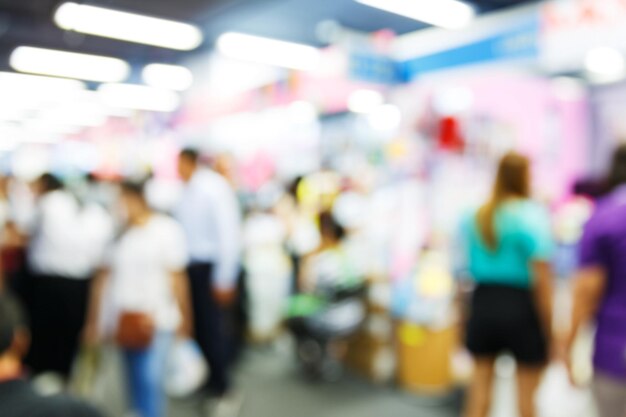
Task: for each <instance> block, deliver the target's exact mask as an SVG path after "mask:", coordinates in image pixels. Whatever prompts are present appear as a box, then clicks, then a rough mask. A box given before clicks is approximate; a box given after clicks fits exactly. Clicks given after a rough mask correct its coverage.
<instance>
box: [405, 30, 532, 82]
mask: <svg viewBox="0 0 626 417" xmlns="http://www.w3.org/2000/svg"><path fill="white" fill-rule="evenodd" d="M539 27H540V26H539V19H532V20H530V21H528V22H525V23H524V24H522V25H517V26H516V27H515V28H513V29H509V30H507V31H505V32H501V33H498V34H496V35H493V36H490V37H488V38H485V39H482V40H479V41H477V42H474V43H471V44H468V45H463V46H459V47H457V48H454V49H449V50H447V51H442V52H438V53H436V54H433V55H428V56H423V57H419V58H415V59H412V60H409V61H406V62H403V63H401V64H400V78H401V80H402V81H404V82H409V81H412V80H414V79H415V78H417V77H418V76H419V75H420V74H425V73H428V72H433V71H438V70H442V69H448V68H454V67H459V66H463V65H471V64H479V63H484V62H490V61H501V60H510V59H523V58H536V57H538V56H539Z"/></svg>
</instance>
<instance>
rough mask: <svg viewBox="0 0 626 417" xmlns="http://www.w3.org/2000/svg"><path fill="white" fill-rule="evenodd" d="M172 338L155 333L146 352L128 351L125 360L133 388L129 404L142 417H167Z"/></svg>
mask: <svg viewBox="0 0 626 417" xmlns="http://www.w3.org/2000/svg"><path fill="white" fill-rule="evenodd" d="M172 340H173V335H172V334H171V333H169V332H161V333H157V334H155V337H154V340H153V341H152V344H151V345H150V347H148V348H147V349H145V350H125V351H124V360H125V362H126V369H127V375H128V381H129V388H130V402H131V405H132V407H133V411H135V412H136V413H137V414H138V415H139V416H140V417H165V415H166V408H167V401H166V395H165V391H164V389H163V381H164V378H165V372H166V366H167V356H168V353H169V350H170V346H171V345H172Z"/></svg>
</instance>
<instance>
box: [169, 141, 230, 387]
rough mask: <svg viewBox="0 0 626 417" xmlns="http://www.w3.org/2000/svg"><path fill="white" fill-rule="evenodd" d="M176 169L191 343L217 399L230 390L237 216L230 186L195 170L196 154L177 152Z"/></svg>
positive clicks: (216, 176) (212, 175)
mask: <svg viewBox="0 0 626 417" xmlns="http://www.w3.org/2000/svg"><path fill="white" fill-rule="evenodd" d="M178 168H179V174H180V176H181V178H182V179H183V181H184V182H185V187H184V190H183V192H182V196H181V199H180V201H179V204H178V207H177V208H176V210H175V217H176V218H177V219H178V221H179V222H180V223H181V225H182V227H183V229H184V231H185V236H186V240H187V245H188V247H189V254H190V263H189V265H188V267H187V273H188V275H189V279H190V285H191V290H192V301H193V310H194V322H195V337H196V340H197V341H198V344H199V345H200V347H201V349H202V352H203V354H204V356H205V358H206V359H207V362H208V363H209V366H210V368H211V378H210V381H209V387H208V388H209V389H210V390H211V391H212V393H213V394H214V395H216V396H217V397H219V398H222V397H224V396H225V395H226V394H228V393H229V391H230V389H231V386H230V381H229V376H228V367H229V364H228V362H229V360H228V341H227V333H226V329H225V325H226V323H225V310H226V309H227V308H229V307H230V306H231V305H232V303H233V302H234V299H235V297H236V285H237V278H238V274H239V262H240V246H241V213H240V208H239V204H238V202H237V197H236V195H235V193H234V191H233V190H232V188H231V186H230V184H229V183H228V182H227V181H226V179H224V178H223V177H222V176H220V175H219V174H217V173H216V172H213V171H211V170H208V169H201V168H200V167H199V163H198V153H197V152H196V151H194V150H190V149H187V150H184V151H182V152H181V154H180V156H179V161H178Z"/></svg>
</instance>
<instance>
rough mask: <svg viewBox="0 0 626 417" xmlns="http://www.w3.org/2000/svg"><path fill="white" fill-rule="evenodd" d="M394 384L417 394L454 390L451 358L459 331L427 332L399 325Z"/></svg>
mask: <svg viewBox="0 0 626 417" xmlns="http://www.w3.org/2000/svg"><path fill="white" fill-rule="evenodd" d="M396 337H397V344H396V349H397V358H398V367H397V381H398V384H399V385H400V386H401V387H403V388H405V389H407V390H409V391H414V392H420V393H424V392H426V393H433V392H444V391H448V390H449V389H451V388H452V387H453V386H454V383H455V378H454V373H453V369H452V358H453V355H454V353H455V352H456V350H457V348H458V346H459V340H460V338H459V329H458V327H456V326H455V327H450V328H447V329H444V330H429V329H427V328H425V327H421V326H419V325H416V324H412V323H408V322H401V323H398V324H397V326H396Z"/></svg>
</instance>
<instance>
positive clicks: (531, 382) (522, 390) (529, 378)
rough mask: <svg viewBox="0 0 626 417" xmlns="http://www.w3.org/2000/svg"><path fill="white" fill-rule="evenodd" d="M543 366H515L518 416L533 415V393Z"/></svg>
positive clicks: (527, 416) (533, 416)
mask: <svg viewBox="0 0 626 417" xmlns="http://www.w3.org/2000/svg"><path fill="white" fill-rule="evenodd" d="M543 371H544V368H543V367H541V366H523V365H519V364H518V367H517V400H518V404H519V412H520V417H535V416H536V415H537V412H536V410H535V394H536V392H537V388H538V387H539V383H540V382H541V376H542V375H543Z"/></svg>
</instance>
